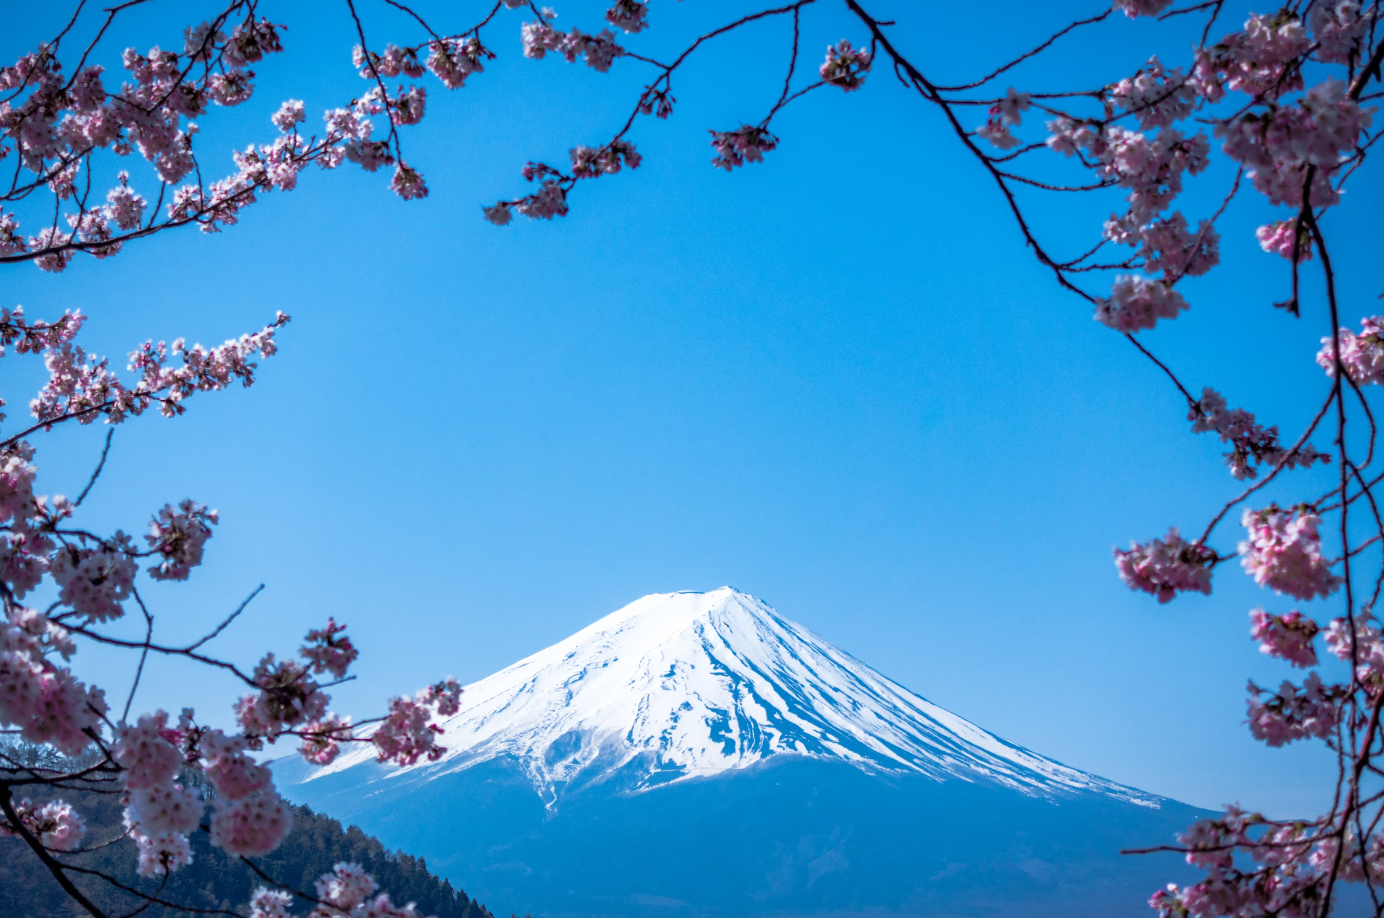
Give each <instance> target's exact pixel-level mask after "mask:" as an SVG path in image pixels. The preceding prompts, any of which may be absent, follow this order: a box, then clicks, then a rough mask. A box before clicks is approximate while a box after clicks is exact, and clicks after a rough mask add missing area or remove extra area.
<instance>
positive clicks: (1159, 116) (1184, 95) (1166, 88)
mask: <svg viewBox="0 0 1384 918" xmlns="http://www.w3.org/2000/svg"><path fill="white" fill-rule="evenodd" d="M1110 98H1111V99H1112V100H1113V101H1114V102H1115V104H1116V105H1118V106H1119V107H1120V108H1121V109H1122V110H1124V111H1126V112H1133V113H1134V116H1135V117H1136V118H1137V119H1138V120H1139V127H1140V128H1142V129H1144V130H1149V129H1150V128H1158V127H1168V126H1169V125H1171V124H1172V123H1173V122H1175V121H1181V120H1182V119H1183V118H1186V117H1188V116H1189V115H1191V113H1192V110H1193V108H1194V107H1195V104H1196V102H1197V98H1198V97H1197V92H1196V89H1195V88H1194V87H1193V86H1192V85H1191V84H1190V83H1189V82H1188V79H1187V77H1186V75H1185V74H1183V72H1182V70H1181V68H1178V67H1174V68H1173V69H1172V70H1166V69H1164V67H1163V63H1162V62H1161V61H1160V60H1159V59H1158V58H1157V56H1154V57H1151V58H1149V62H1148V63H1147V64H1145V65H1144V66H1143V67H1142V68H1140V69H1139V70H1138V71H1137V72H1136V73H1135V74H1134V75H1133V76H1131V77H1125V78H1124V79H1123V80H1120V82H1118V83H1116V84H1115V86H1114V87H1113V88H1112V89H1111V90H1110Z"/></svg>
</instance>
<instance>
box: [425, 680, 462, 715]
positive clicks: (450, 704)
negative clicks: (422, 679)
mask: <svg viewBox="0 0 1384 918" xmlns="http://www.w3.org/2000/svg"><path fill="white" fill-rule="evenodd" d="M427 700H428V702H430V703H432V704H434V705H436V706H437V713H438V714H440V715H442V716H443V717H451V716H452V715H453V714H455V713H457V712H458V711H460V710H461V684H460V683H458V682H457V680H456V679H454V678H452V677H451V676H448V677H447V678H446V679H443V680H442V681H441V682H439V683H437V684H436V685H433V686H429V687H428V692H427Z"/></svg>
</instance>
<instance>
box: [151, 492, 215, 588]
mask: <svg viewBox="0 0 1384 918" xmlns="http://www.w3.org/2000/svg"><path fill="white" fill-rule="evenodd" d="M217 519H218V516H217V512H216V511H215V510H208V509H207V508H206V507H204V506H202V505H201V504H198V503H194V502H193V501H191V500H185V501H183V502H182V503H180V504H179V505H178V509H177V510H174V509H173V505H172V504H165V505H164V507H163V509H162V510H160V511H159V514H158V516H156V517H154V519H153V521H152V522H151V523H150V524H149V535H147V536H145V537H144V539H145V541H147V542H148V543H149V547H150V549H152V550H153V551H156V552H158V553H159V555H161V556H162V558H163V560H162V561H161V562H160V563H159V564H158V565H157V566H155V567H151V568H150V569H149V576H150V577H153V578H154V579H155V580H186V579H187V578H188V575H189V574H190V573H191V572H192V569H193V568H194V567H196V566H198V565H199V564H201V563H202V551H203V548H204V546H205V545H206V544H207V539H210V538H211V526H212V524H214V523H216V521H217Z"/></svg>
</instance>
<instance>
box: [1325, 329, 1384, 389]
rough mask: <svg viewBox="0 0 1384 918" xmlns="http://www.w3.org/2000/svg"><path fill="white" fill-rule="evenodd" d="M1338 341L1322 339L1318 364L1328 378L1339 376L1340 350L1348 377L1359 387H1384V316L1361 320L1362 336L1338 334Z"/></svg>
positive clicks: (1343, 332)
mask: <svg viewBox="0 0 1384 918" xmlns="http://www.w3.org/2000/svg"><path fill="white" fill-rule="evenodd" d="M1336 335H1337V341H1336V342H1333V341H1332V340H1331V339H1330V338H1323V339H1322V349H1321V350H1320V351H1318V352H1317V363H1318V364H1319V365H1320V366H1321V367H1322V369H1324V370H1326V373H1327V375H1328V376H1335V375H1336V353H1335V351H1336V348H1338V347H1339V349H1340V356H1341V365H1342V366H1343V367H1345V370H1346V375H1347V376H1349V377H1350V378H1351V379H1352V380H1353V381H1355V382H1356V383H1358V384H1359V385H1367V384H1369V383H1384V316H1369V317H1367V318H1364V319H1361V320H1360V334H1358V335H1357V334H1355V333H1354V332H1352V331H1351V330H1350V329H1348V328H1342V329H1339V330H1338V331H1337V332H1336Z"/></svg>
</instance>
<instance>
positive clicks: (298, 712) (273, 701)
mask: <svg viewBox="0 0 1384 918" xmlns="http://www.w3.org/2000/svg"><path fill="white" fill-rule="evenodd" d="M254 680H255V684H256V685H258V686H259V687H260V689H261V691H260V692H259V693H258V694H255V695H246V696H244V697H243V698H241V699H240V701H239V702H237V703H236V707H235V713H236V720H237V722H238V723H239V724H240V726H241V729H242V730H243V731H244V732H245V735H246V736H247V737H250V738H253V739H259V738H268V739H270V740H271V741H272V740H273V739H274V738H275V737H277V736H278V735H279V734H280V733H281V732H283V730H284V729H285V728H286V727H293V726H296V725H298V724H302V723H307V722H310V721H315V720H318V719H320V718H321V717H322V715H323V714H325V713H326V711H327V696H326V695H324V694H323V693H322V690H321V688H320V687H319V686H318V685H317V682H316V681H315V680H314V679H313V678H312V677H311V676H310V675H308V670H307V668H306V667H304V666H302V665H301V664H299V663H296V662H294V661H293V660H284V661H282V662H279V661H276V660H275V659H274V655H273V654H272V653H270V654H265V655H264V658H263V659H261V660H260V662H259V663H258V664H257V665H256V666H255V674H254Z"/></svg>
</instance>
